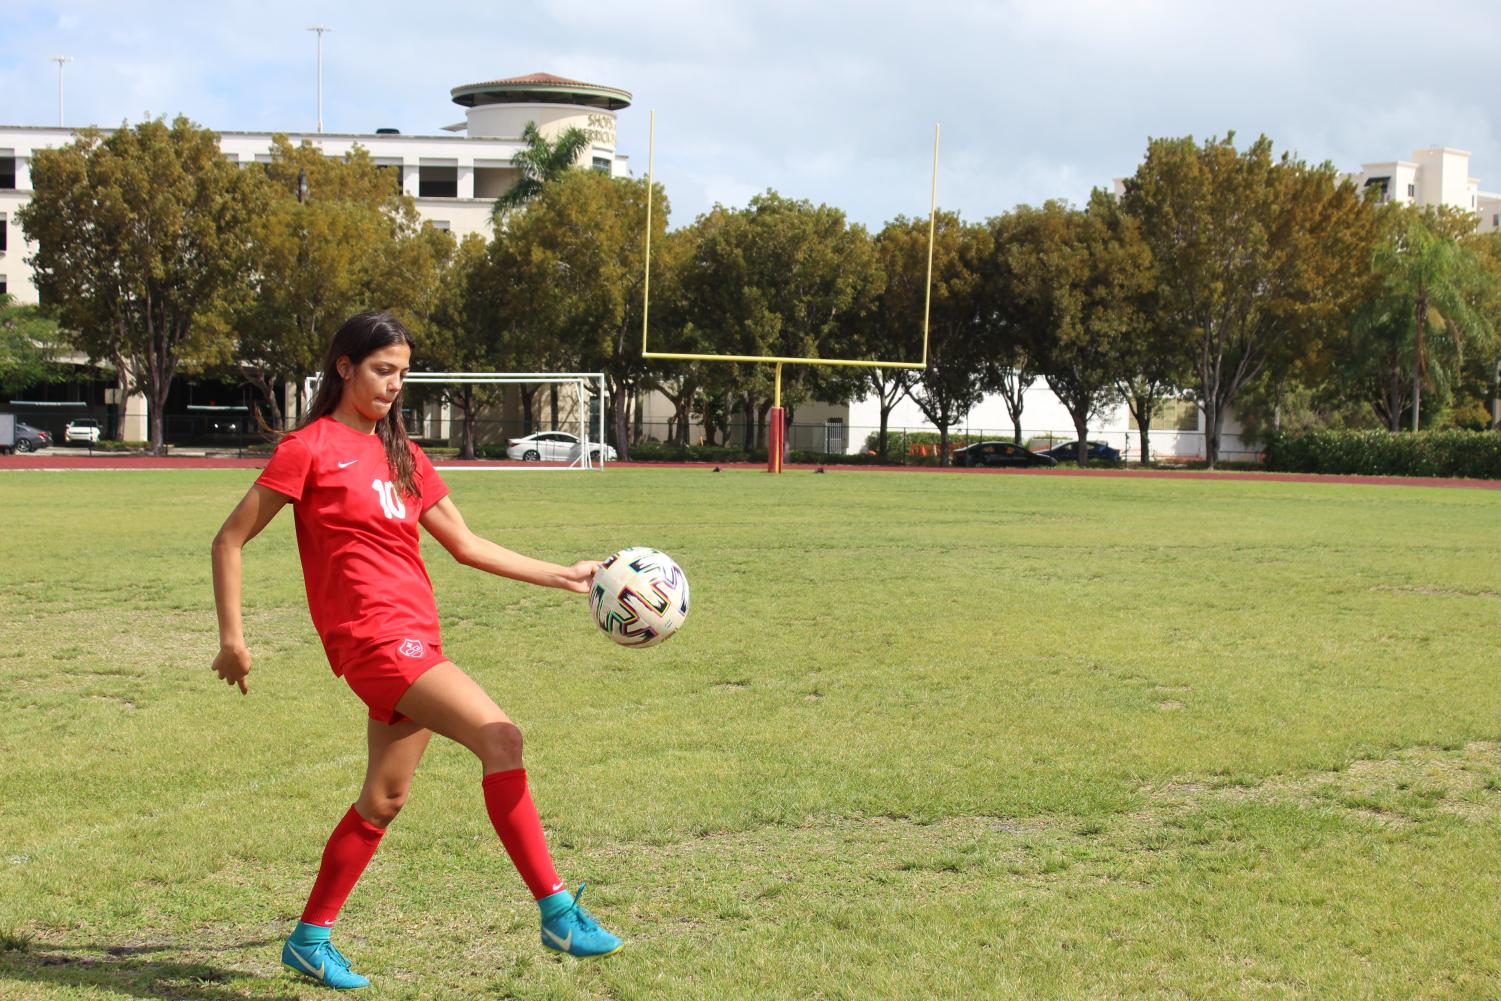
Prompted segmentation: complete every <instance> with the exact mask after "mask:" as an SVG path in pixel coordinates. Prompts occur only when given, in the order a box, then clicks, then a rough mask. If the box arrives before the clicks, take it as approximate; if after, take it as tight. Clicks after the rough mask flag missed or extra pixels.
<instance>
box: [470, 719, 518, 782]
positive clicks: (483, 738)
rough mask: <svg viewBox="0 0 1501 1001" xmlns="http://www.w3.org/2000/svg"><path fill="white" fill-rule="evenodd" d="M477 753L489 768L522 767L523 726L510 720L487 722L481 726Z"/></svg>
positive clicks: (475, 748) (475, 750)
mask: <svg viewBox="0 0 1501 1001" xmlns="http://www.w3.org/2000/svg"><path fill="white" fill-rule="evenodd" d="M476 743H477V746H475V747H474V748H472V750H473V751H474V753H475V755H476V756H477V757H478V758H479V759H480V761H481V762H483V763H484V764H485V766H486V767H487V769H490V770H496V769H507V768H520V767H521V747H522V739H521V727H519V726H517V725H516V724H515V723H512V722H511V721H509V720H505V721H497V722H495V723H487V724H486V725H485V726H483V727H481V728H480V734H479V739H478V740H477V742H476Z"/></svg>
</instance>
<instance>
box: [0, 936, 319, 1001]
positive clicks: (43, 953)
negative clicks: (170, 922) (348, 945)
mask: <svg viewBox="0 0 1501 1001" xmlns="http://www.w3.org/2000/svg"><path fill="white" fill-rule="evenodd" d="M269 944H270V940H269V939H268V940H265V941H259V942H239V943H236V944H234V945H224V946H219V947H217V948H215V949H214V950H213V951H214V952H229V951H233V950H238V949H251V948H256V947H259V946H265V945H269ZM181 951H182V948H181V947H180V946H177V945H173V944H171V943H158V944H143V945H75V946H68V945H49V946H45V947H39V946H36V945H33V946H31V947H30V948H24V949H7V950H4V951H0V983H3V982H4V981H6V980H15V981H30V982H33V983H40V984H53V985H56V986H58V987H73V988H88V987H98V988H103V989H104V990H108V991H111V992H113V993H115V994H123V995H128V996H131V997H138V998H198V999H202V1001H243V999H245V998H256V999H260V1001H295V998H296V997H297V995H295V994H287V993H283V992H281V991H279V990H277V989H276V988H277V986H278V985H274V984H271V983H268V981H271V980H272V979H273V978H270V977H262V976H257V975H256V974H254V973H246V972H245V971H243V970H228V969H224V968H222V967H219V966H215V965H213V964H212V963H207V962H197V961H184V960H175V959H169V958H166V956H165V955H164V954H173V953H181ZM275 979H277V980H279V979H280V978H275ZM246 980H249V981H253V984H251V985H245V986H239V987H236V986H231V982H232V981H242V982H243V981H246ZM268 989H269V990H268Z"/></svg>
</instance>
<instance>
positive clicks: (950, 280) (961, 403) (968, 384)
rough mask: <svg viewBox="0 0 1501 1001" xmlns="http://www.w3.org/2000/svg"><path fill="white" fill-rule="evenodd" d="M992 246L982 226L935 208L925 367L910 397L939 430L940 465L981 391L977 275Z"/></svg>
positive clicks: (982, 296)
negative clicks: (951, 435) (957, 426)
mask: <svg viewBox="0 0 1501 1001" xmlns="http://www.w3.org/2000/svg"><path fill="white" fill-rule="evenodd" d="M994 249H995V247H994V243H993V242H992V237H991V234H990V231H989V230H988V229H987V228H985V227H984V226H978V225H965V224H964V223H962V222H960V221H959V216H958V215H957V214H955V213H953V212H940V213H938V215H937V217H936V219H935V220H934V236H933V300H932V306H931V312H930V314H929V321H928V367H927V368H926V369H924V370H923V371H922V372H921V373H920V375H919V376H918V379H917V382H916V383H915V384H914V385H913V387H912V389H911V394H910V395H911V397H912V402H913V403H916V404H917V407H918V409H919V410H921V411H922V412H923V416H925V417H927V419H928V420H929V422H931V423H932V424H933V425H934V426H935V427H937V428H938V462H939V464H940V465H948V461H949V429H950V428H951V427H953V426H954V425H955V424H957V423H959V422H960V421H961V420H963V419H964V416H965V415H966V414H968V413H969V411H970V408H971V407H973V406H974V405H975V404H976V403H978V402H979V401H980V398H981V397H982V396H983V395H984V384H985V363H986V354H985V346H986V345H985V338H984V337H983V336H982V324H983V322H984V311H985V294H984V287H983V278H982V275H983V268H984V267H985V262H986V261H987V260H988V259H989V258H990V256H991V255H992V254H993V253H994Z"/></svg>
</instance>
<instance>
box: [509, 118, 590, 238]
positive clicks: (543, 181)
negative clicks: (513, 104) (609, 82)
mask: <svg viewBox="0 0 1501 1001" xmlns="http://www.w3.org/2000/svg"><path fill="white" fill-rule="evenodd" d="M521 140H522V142H524V143H526V149H524V150H522V151H521V152H519V153H517V154H516V155H515V156H513V157H511V162H512V163H514V164H515V165H516V167H517V169H518V170H520V171H521V176H520V177H518V178H517V179H516V183H515V184H513V185H511V188H510V190H509V191H507V192H506V193H505V194H503V195H501V196H500V197H499V198H497V199H496V200H495V208H494V209H493V210H491V218H492V219H493V220H494V221H495V222H496V223H497V224H498V223H499V222H500V221H501V220H502V219H503V218H504V217H505V215H506V214H507V213H508V212H512V211H514V210H516V209H519V208H520V207H521V206H523V205H525V204H526V203H527V202H529V201H531V200H532V199H533V198H536V197H537V196H538V195H539V194H541V193H542V189H543V187H545V186H546V185H547V184H548V183H549V182H551V181H555V180H557V179H558V178H560V177H562V176H563V175H564V174H565V173H566V172H567V171H568V170H569V168H571V167H572V166H573V165H574V164H576V163H577V162H578V158H579V154H581V153H582V152H583V151H584V149H585V148H586V147H587V146H588V145H589V136H588V134H587V133H586V132H585V131H584V130H583V129H581V128H578V127H577V126H569V127H568V128H566V129H564V130H563V131H562V132H560V133H559V134H558V137H557V138H556V139H555V140H553V141H552V142H548V140H547V137H546V136H544V135H543V134H542V132H541V130H539V129H538V128H537V123H536V122H527V123H526V128H524V129H522V130H521Z"/></svg>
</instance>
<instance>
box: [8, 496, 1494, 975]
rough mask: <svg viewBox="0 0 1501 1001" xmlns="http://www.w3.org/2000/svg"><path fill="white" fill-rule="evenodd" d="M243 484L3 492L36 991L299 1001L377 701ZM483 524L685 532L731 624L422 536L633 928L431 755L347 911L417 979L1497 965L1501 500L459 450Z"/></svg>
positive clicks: (19, 812)
mask: <svg viewBox="0 0 1501 1001" xmlns="http://www.w3.org/2000/svg"><path fill="white" fill-rule="evenodd" d="M252 475H253V474H252V473H250V472H248V471H222V472H162V473H57V474H53V473H9V474H0V499H3V501H4V505H3V506H4V510H5V512H6V520H7V523H8V524H7V529H6V531H4V532H3V533H0V678H3V682H4V683H3V685H0V762H3V768H0V997H4V998H48V999H51V998H158V997H172V998H206V999H210V1001H223V999H230V998H303V997H309V998H311V997H318V996H324V995H323V992H322V991H321V990H320V989H318V988H316V987H313V986H311V985H309V984H306V983H305V982H302V981H299V980H297V979H294V978H293V977H292V976H291V975H290V974H285V973H284V972H283V971H282V970H281V969H280V966H279V964H278V961H277V960H278V950H279V947H280V939H281V937H282V936H283V935H285V933H286V932H287V931H288V930H289V928H290V927H291V924H292V922H293V921H295V919H296V917H297V915H298V913H299V911H300V910H301V906H302V903H303V900H304V898H305V895H306V892H307V889H308V886H309V885H310V880H311V877H312V874H313V872H314V870H315V868H316V864H317V858H318V856H319V853H320V852H321V850H322V847H323V841H324V839H325V838H326V836H327V833H328V831H329V829H330V828H331V826H332V825H333V823H334V822H335V821H336V820H337V819H338V818H339V816H340V815H341V814H342V813H343V812H344V810H345V809H346V808H347V807H348V805H349V803H350V802H351V800H352V799H353V797H354V795H355V792H356V791H357V789H358V785H359V781H360V777H361V771H362V767H363V731H364V725H365V724H364V711H363V707H362V706H360V705H359V703H358V702H357V700H356V699H355V698H354V696H353V695H352V694H351V693H349V692H348V691H347V689H346V688H345V687H344V686H343V684H342V682H339V681H337V680H336V679H334V678H333V677H332V676H331V674H330V673H329V671H328V668H327V665H326V662H325V661H324V659H323V656H322V651H321V649H320V647H319V645H318V643H317V640H316V637H315V636H314V634H313V632H312V628H311V626H310V624H309V622H308V619H307V611H306V606H305V602H304V597H303V593H302V583H301V576H300V572H299V569H298V564H297V558H296V552H295V544H294V541H293V537H292V521H291V518H290V512H288V513H287V514H286V515H284V516H283V517H281V518H279V519H278V521H277V522H276V523H273V525H272V526H271V527H270V528H269V529H268V530H267V532H266V534H265V535H263V536H262V537H261V538H260V539H258V540H256V541H255V542H254V543H252V544H251V546H250V547H249V549H248V550H247V557H246V595H247V612H246V615H247V631H248V636H247V638H248V640H249V642H250V645H251V650H252V653H253V654H254V655H255V656H256V657H257V661H256V668H255V671H254V673H253V674H252V675H251V679H250V680H251V688H250V695H249V697H248V698H242V697H240V696H239V695H238V694H237V693H233V692H231V691H229V690H227V689H226V688H225V687H224V686H223V685H222V684H220V683H218V682H217V681H216V680H215V679H214V678H213V676H212V673H211V672H210V670H209V667H208V664H209V661H210V659H211V657H212V655H213V652H214V648H215V643H216V631H215V626H214V619H213V604H212V596H211V592H210V585H209V573H208V571H209V561H208V543H209V539H210V538H211V536H212V534H213V532H214V530H215V529H216V528H217V526H218V523H219V521H220V520H222V518H223V517H224V515H225V514H226V513H227V512H228V510H229V508H230V506H231V505H232V504H233V503H234V501H235V500H236V499H237V498H238V497H239V495H240V494H241V493H242V492H243V491H244V489H245V488H246V486H247V485H248V483H249V481H250V479H251V478H252ZM450 482H451V483H452V486H453V489H454V494H455V497H456V499H457V500H458V502H459V504H460V506H461V508H462V509H463V510H464V512H465V514H466V516H467V518H468V520H469V522H470V523H471V525H473V526H475V527H476V528H477V529H478V530H480V531H481V532H483V533H485V534H488V535H490V536H491V537H492V538H495V539H496V540H497V541H500V542H501V543H502V544H505V545H510V546H512V547H514V548H517V549H520V550H522V551H524V552H530V553H534V554H536V555H540V556H545V557H550V558H555V559H560V560H572V559H576V558H581V557H584V556H602V555H604V554H605V553H606V552H608V551H610V550H611V549H614V548H616V547H618V546H623V545H633V544H645V545H655V546H657V547H659V548H662V549H664V550H666V551H668V552H669V553H671V554H672V555H673V556H675V557H676V558H677V559H678V560H679V562H681V563H682V564H683V566H684V567H685V569H686V570H687V571H688V574H689V576H690V578H691V580H692V584H693V596H694V609H693V612H692V615H691V616H690V618H689V621H688V624H687V626H686V627H685V629H684V630H683V632H682V633H681V634H680V635H679V636H678V637H676V638H674V639H673V640H672V641H671V642H670V643H668V644H666V645H665V646H663V647H660V648H657V649H654V650H649V651H631V650H622V649H619V648H616V647H614V646H613V645H612V644H610V643H608V642H607V641H605V640H604V639H603V638H602V637H601V636H599V635H598V634H597V632H596V631H595V630H594V627H593V626H592V625H591V624H589V622H588V616H587V609H586V604H585V602H584V601H583V600H582V599H581V598H577V597H575V596H571V595H566V594H563V593H561V592H556V591H542V590H538V589H528V588H525V587H522V586H519V585H514V584H510V583H508V582H504V581H499V580H496V579H494V578H490V577H486V576H484V575H482V574H480V573H477V572H475V571H472V570H466V569H463V568H461V567H458V566H457V565H455V564H454V563H453V562H452V561H450V560H449V559H448V558H447V556H446V555H443V554H441V551H439V550H437V549H436V547H433V546H432V545H431V544H430V542H429V544H428V545H427V546H425V549H426V550H427V556H428V560H429V567H430V571H431V573H432V576H433V579H434V583H435V585H436V588H437V594H438V604H439V609H440V611H441V612H442V615H443V626H444V633H445V649H446V651H447V652H448V653H450V654H451V655H452V656H453V657H454V659H455V660H456V661H457V662H458V663H459V664H460V665H461V666H464V667H465V668H466V669H468V670H469V671H470V672H471V673H473V674H474V675H475V676H476V677H477V678H479V679H480V680H481V682H482V683H483V684H484V685H485V686H486V687H487V688H488V689H489V690H490V692H491V693H492V694H493V695H494V696H495V698H496V700H497V701H498V702H499V703H500V704H501V705H502V706H503V707H505V708H506V709H507V710H508V711H509V712H510V713H511V715H512V716H513V717H514V718H515V719H516V720H517V721H518V722H519V723H520V724H521V725H522V727H523V729H524V730H525V731H526V733H527V739H528V745H527V746H528V750H527V754H528V769H529V772H530V775H531V778H532V784H533V792H534V795H535V797H536V799H537V803H538V807H539V809H540V810H541V813H542V816H543V820H544V822H545V823H546V825H547V827H548V831H549V835H550V837H551V840H552V844H553V848H554V853H555V855H556V856H557V860H558V864H559V869H560V870H561V871H562V872H563V873H564V875H565V876H566V877H567V878H569V879H571V880H573V881H575V882H577V881H579V880H587V881H588V882H589V884H590V890H589V896H590V897H592V909H593V910H594V912H595V913H596V914H597V915H599V916H600V917H601V918H602V919H603V920H604V921H605V922H606V924H607V925H608V926H610V927H612V928H614V929H615V930H617V931H618V932H620V933H621V934H622V935H623V936H624V937H625V938H626V941H627V945H626V948H625V950H624V951H623V952H622V953H620V954H619V955H617V956H615V957H612V958H611V959H608V960H605V961H602V962H594V963H580V962H576V961H572V960H566V959H559V958H555V957H553V956H552V955H551V954H548V953H544V952H543V951H542V950H541V948H540V946H539V944H538V942H537V931H536V924H535V908H534V907H533V906H532V904H531V902H530V900H529V899H528V898H527V895H526V893H525V889H524V888H523V887H522V885H521V883H520V880H519V879H518V878H517V876H516V875H515V872H514V870H513V869H512V868H511V866H510V864H509V862H508V860H507V859H506V857H505V855H504V853H503V852H502V850H501V849H500V847H499V845H498V843H497V842H496V839H495V837H494V835H493V833H492V832H491V830H490V828H489V825H488V822H487V820H486V817H485V813H484V810H483V806H482V803H481V800H480V795H479V773H478V768H477V765H476V764H475V763H474V762H473V761H472V759H471V758H469V757H468V755H467V753H466V752H463V751H461V750H460V749H458V748H457V747H454V746H452V745H448V744H444V743H442V742H436V741H435V742H434V744H433V746H432V748H431V749H430V750H429V752H428V756H427V759H426V760H425V761H424V763H423V766H422V768H421V770H420V771H419V772H418V776H417V783H416V785H415V787H414V789H413V794H412V798H411V801H410V803H409V805H408V806H407V808H406V810H405V811H404V812H403V814H402V815H401V817H400V818H399V819H398V820H397V822H396V824H395V825H393V827H392V830H391V833H390V835H389V836H388V837H387V838H386V840H385V842H384V844H383V845H382V847H381V850H380V852H379V854H378V855H377V856H376V858H375V861H374V863H373V864H372V866H371V868H370V870H369V871H368V873H367V875H366V877H365V879H364V880H363V882H362V883H361V884H360V886H359V887H358V888H357V890H356V891H355V894H354V896H353V897H352V898H351V900H350V902H349V905H348V906H347V907H346V909H345V911H344V915H343V917H342V918H341V920H340V923H339V926H338V929H337V936H336V938H337V941H338V942H339V943H340V945H341V947H342V949H343V951H344V952H345V953H346V954H348V955H350V956H351V957H352V958H353V959H354V960H355V963H356V968H357V969H359V970H361V971H362V972H365V973H367V974H368V975H370V976H371V977H372V978H373V979H374V981H375V987H374V988H373V989H372V991H370V992H368V994H369V996H373V997H382V998H432V997H496V998H504V997H513V998H556V999H564V998H631V999H657V998H663V999H677V998H713V999H720V1001H723V999H738V998H788V999H792V998H812V997H824V998H861V999H866V998H919V997H943V998H980V997H983V998H992V997H994V998H1011V997H1017V998H1101V999H1104V998H1130V997H1152V998H1162V997H1166V998H1295V997H1296V998H1372V999H1391V998H1490V997H1496V996H1498V994H1501V658H1498V657H1497V652H1496V651H1497V635H1498V626H1501V594H1498V592H1501V584H1498V583H1497V580H1496V575H1497V554H1498V539H1501V493H1497V492H1493V491H1479V490H1443V489H1436V488H1431V487H1421V486H1414V487H1398V488H1390V487H1370V486H1344V485H1332V484H1331V485H1323V484H1318V485H1308V484H1283V483H1273V482H1265V483H1263V482H1213V481H1209V482H1206V481H1202V480H1183V481H1178V480H1146V479H1142V480H1134V479H1129V478H1128V479H1119V478H1117V479H1097V478H1090V477H1069V478H1064V477H1052V476H1047V475H1038V476H992V475H952V476H937V475H930V474H922V473H871V472H856V471H836V472H834V473H832V474H830V475H825V476H815V475H811V474H808V473H806V472H798V473H791V474H787V475H784V476H783V477H781V478H780V479H776V478H772V477H768V476H766V475H765V474H763V473H753V472H743V471H740V472H729V473H723V474H718V475H715V474H712V473H709V472H707V471H706V470H702V469H684V470H631V469H616V470H612V471H609V472H606V473H605V474H603V475H571V474H570V475H557V476H539V475H520V474H479V473H454V474H451V475H450Z"/></svg>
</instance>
